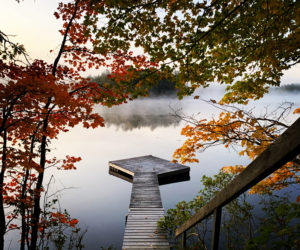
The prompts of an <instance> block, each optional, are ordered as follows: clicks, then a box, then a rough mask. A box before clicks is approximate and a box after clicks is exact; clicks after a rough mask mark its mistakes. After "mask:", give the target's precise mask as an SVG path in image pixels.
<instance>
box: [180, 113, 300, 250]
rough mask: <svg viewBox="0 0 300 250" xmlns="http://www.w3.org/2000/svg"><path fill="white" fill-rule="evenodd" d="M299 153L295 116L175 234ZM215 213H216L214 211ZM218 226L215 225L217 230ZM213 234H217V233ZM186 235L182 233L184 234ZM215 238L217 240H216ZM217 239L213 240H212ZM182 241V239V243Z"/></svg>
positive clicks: (298, 122) (298, 125) (298, 123)
mask: <svg viewBox="0 0 300 250" xmlns="http://www.w3.org/2000/svg"><path fill="white" fill-rule="evenodd" d="M299 154H300V118H298V119H297V120H296V121H295V122H294V123H293V124H292V125H291V126H290V127H289V128H288V129H287V130H286V131H285V132H284V133H283V134H282V135H281V136H280V137H278V138H277V139H276V140H275V142H273V143H272V144H271V145H270V146H268V148H267V149H266V150H265V151H264V152H262V153H261V154H260V155H259V156H258V157H257V158H256V159H255V160H254V161H253V162H251V163H250V165H248V167H247V168H245V170H244V171H243V172H242V173H241V174H239V175H238V176H237V177H235V178H234V179H233V180H232V181H231V182H230V183H229V184H227V186H226V187H225V188H224V189H222V190H221V191H220V192H219V193H217V194H216V195H215V197H214V198H213V199H212V200H211V201H210V202H208V203H207V204H206V205H205V206H204V207H202V208H200V210H199V211H198V212H196V213H195V214H194V215H193V216H192V217H191V218H190V219H188V220H187V221H186V222H185V223H183V224H182V225H181V226H180V227H179V228H177V229H176V232H175V237H178V236H179V235H181V234H182V233H184V235H185V232H186V231H187V230H188V229H190V228H191V227H193V226H194V225H195V224H197V223H199V222H200V221H202V220H203V219H205V218H207V217H208V216H209V215H211V214H212V213H214V212H215V211H216V210H219V211H220V210H221V208H222V207H223V206H224V205H226V204H227V203H229V202H230V201H232V200H233V199H235V198H236V197H238V196H239V195H240V194H242V193H243V192H245V191H247V190H248V189H249V188H251V187H252V186H254V185H255V184H257V183H258V182H260V181H261V180H263V179H264V178H266V177H267V176H268V175H270V174H271V173H273V172H274V171H276V170H277V169H278V168H280V167H281V166H283V165H284V164H285V163H287V162H289V161H291V160H293V159H294V158H295V157H296V156H297V155H299ZM215 214H217V213H216V212H215ZM218 230H219V229H217V231H218ZM213 235H215V237H217V238H218V233H217V234H215V232H214V230H213ZM184 238H185V237H184ZM216 240H217V241H216ZM215 241H216V242H215ZM212 243H213V244H212V246H213V247H212V248H213V249H217V248H218V239H213V242H212ZM184 244H185V243H184Z"/></svg>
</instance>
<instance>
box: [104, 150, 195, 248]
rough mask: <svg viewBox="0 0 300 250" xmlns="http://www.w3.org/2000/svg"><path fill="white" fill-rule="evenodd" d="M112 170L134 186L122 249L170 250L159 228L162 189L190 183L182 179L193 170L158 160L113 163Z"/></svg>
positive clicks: (163, 232)
mask: <svg viewBox="0 0 300 250" xmlns="http://www.w3.org/2000/svg"><path fill="white" fill-rule="evenodd" d="M109 166H110V171H109V173H110V174H112V175H115V176H117V177H119V178H122V179H124V180H127V181H129V182H132V184H133V185H132V191H131V198H130V205H129V212H128V215H127V219H126V226H125V232H124V238H123V246H122V249H127V250H129V249H135V250H136V249H163V250H166V249H168V250H169V249H170V245H169V242H168V239H167V234H166V232H165V231H164V230H162V229H159V228H158V226H157V222H158V220H159V219H160V218H161V217H163V216H164V209H163V206H162V201H161V196H160V191H159V185H160V184H167V183H174V182H178V180H179V181H183V180H187V178H182V176H184V175H185V176H186V175H188V177H189V167H186V166H184V165H180V164H175V163H171V162H169V161H166V160H163V159H160V158H157V157H154V156H142V157H137V158H130V159H125V160H119V161H112V162H109ZM176 176H177V177H178V176H180V178H179V179H177V178H176ZM188 179H189V178H188Z"/></svg>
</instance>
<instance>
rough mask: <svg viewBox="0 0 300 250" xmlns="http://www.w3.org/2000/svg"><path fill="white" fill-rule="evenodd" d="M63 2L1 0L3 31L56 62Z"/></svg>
mask: <svg viewBox="0 0 300 250" xmlns="http://www.w3.org/2000/svg"><path fill="white" fill-rule="evenodd" d="M59 2H60V1H59V0H24V1H23V2H22V1H21V2H20V3H17V2H16V1H15V0H0V6H1V8H0V30H1V31H2V32H4V33H6V34H8V35H13V36H14V37H11V40H12V41H14V42H18V43H21V44H23V45H24V46H25V49H26V51H27V52H28V54H29V55H30V57H31V58H32V59H43V60H45V61H47V62H48V63H52V62H53V61H54V57H55V53H50V50H54V51H55V50H57V49H58V48H59V45H60V43H61V40H62V36H61V35H60V34H59V32H58V30H59V29H60V27H61V25H62V22H61V21H60V20H57V19H56V18H55V17H54V15H53V13H54V12H55V11H56V8H57V6H58V3H59ZM98 73H99V72H88V73H87V74H92V75H95V74H98ZM99 74H100V73H99ZM288 83H300V64H298V65H296V66H294V67H293V68H291V69H289V70H288V71H285V72H284V76H283V77H282V84H288Z"/></svg>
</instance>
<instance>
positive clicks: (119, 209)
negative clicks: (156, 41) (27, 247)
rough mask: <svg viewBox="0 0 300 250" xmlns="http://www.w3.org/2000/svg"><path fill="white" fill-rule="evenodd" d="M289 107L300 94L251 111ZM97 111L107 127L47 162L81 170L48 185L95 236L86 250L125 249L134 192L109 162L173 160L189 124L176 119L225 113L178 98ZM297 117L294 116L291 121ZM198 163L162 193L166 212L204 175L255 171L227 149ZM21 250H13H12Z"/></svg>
mask: <svg viewBox="0 0 300 250" xmlns="http://www.w3.org/2000/svg"><path fill="white" fill-rule="evenodd" d="M196 94H197V95H199V96H200V98H203V99H206V100H210V99H214V100H216V101H218V100H220V99H221V97H222V96H223V94H224V88H208V89H204V90H201V91H199V93H196ZM284 101H292V102H294V103H295V108H296V107H300V98H299V95H298V94H297V95H295V94H282V93H280V94H276V93H271V94H268V95H266V96H265V97H264V98H263V99H262V100H259V101H257V102H250V103H249V105H248V106H247V108H252V107H256V108H255V110H257V112H258V113H259V112H261V111H262V110H263V109H264V108H265V107H270V110H271V109H272V107H273V108H274V107H276V106H278V105H279V104H280V103H282V102H284ZM96 110H97V112H99V113H100V114H101V115H102V116H103V118H104V119H105V125H106V126H105V127H103V128H102V127H100V128H96V129H85V128H83V127H81V126H77V127H75V128H72V129H71V130H70V132H68V133H64V134H61V135H60V136H59V138H58V140H56V141H53V142H52V144H51V149H52V151H51V152H50V153H49V155H48V157H51V155H55V156H56V157H57V158H58V159H62V158H64V157H65V156H66V155H72V156H81V157H82V161H81V162H79V163H78V164H77V165H76V166H77V170H75V171H59V170H56V169H49V171H48V170H47V173H46V179H47V178H48V179H49V178H50V176H51V174H54V175H55V183H54V184H53V186H52V188H53V193H54V192H55V191H56V190H59V189H64V188H66V189H65V190H64V191H63V192H61V193H60V196H59V200H60V205H61V207H62V209H67V210H68V212H69V213H70V215H71V216H72V217H73V218H77V219H78V220H79V225H80V227H81V228H82V229H83V230H84V229H87V230H88V231H87V234H86V235H85V237H84V244H85V249H88V250H94V249H100V246H103V247H106V248H107V247H108V246H110V245H114V246H115V247H116V248H117V249H121V246H122V239H123V233H124V227H125V217H126V214H127V212H128V207H129V201H130V193H131V186H132V185H131V183H129V182H126V181H124V180H122V179H120V178H117V177H115V176H112V175H109V167H108V162H109V161H113V160H120V159H126V158H131V157H138V156H143V155H154V156H157V157H160V158H163V159H166V160H171V159H172V155H173V153H174V151H175V150H176V149H177V148H179V147H180V146H181V145H182V144H183V142H184V141H185V139H186V138H185V137H183V136H181V135H180V131H181V129H182V128H183V127H184V126H185V125H186V123H185V122H182V121H180V120H179V119H178V118H176V117H174V116H172V114H174V111H178V110H181V112H182V113H184V114H185V115H192V114H195V113H200V114H199V115H198V117H199V118H201V119H203V118H208V119H210V118H212V117H213V115H218V113H219V112H220V110H218V109H216V108H215V107H213V106H211V105H209V104H207V103H205V102H203V101H201V100H194V99H193V98H192V97H185V98H183V100H181V101H179V100H178V99H177V98H176V97H167V98H152V99H150V98H147V99H138V100H134V101H131V102H129V103H127V104H124V105H120V106H116V107H112V108H105V107H102V106H100V105H99V106H97V107H96ZM296 117H297V116H295V115H292V114H291V115H290V120H293V119H295V118H296ZM197 158H198V159H199V163H193V164H186V165H188V166H190V167H191V172H190V177H191V179H190V181H185V182H179V183H172V184H167V185H163V186H160V192H161V197H162V202H163V206H164V208H165V210H167V209H169V208H173V207H174V206H175V205H176V203H178V202H180V201H182V200H186V201H188V200H191V199H193V198H194V197H195V196H196V195H197V194H198V191H199V190H200V189H201V188H202V185H201V183H200V179H201V178H202V176H203V175H207V176H212V175H214V174H216V173H217V172H218V171H219V169H220V168H221V167H223V166H229V165H237V164H248V163H249V159H248V158H246V157H243V156H239V155H238V154H237V153H236V152H235V151H234V150H232V149H226V148H224V147H223V146H218V147H214V148H210V149H208V150H206V151H205V152H203V153H198V154H197ZM45 183H47V180H46V181H45ZM69 187H73V188H72V189H68V188H69ZM14 237H19V235H17V236H14ZM17 248H18V246H17V247H16V248H14V247H13V246H12V248H11V249H17Z"/></svg>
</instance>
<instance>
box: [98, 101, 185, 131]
mask: <svg viewBox="0 0 300 250" xmlns="http://www.w3.org/2000/svg"><path fill="white" fill-rule="evenodd" d="M181 108H182V107H181V102H180V101H178V100H176V99H175V98H174V99H164V98H159V99H156V98H155V99H145V100H135V101H132V102H129V103H127V104H125V105H120V106H116V107H112V108H106V107H101V108H99V113H100V114H101V116H102V117H103V118H104V120H105V125H106V127H110V126H112V125H114V126H116V127H117V129H121V130H123V131H131V130H133V129H141V128H147V127H148V128H150V129H151V130H152V131H153V130H154V129H156V128H159V127H171V126H174V127H177V126H178V125H179V123H180V119H179V118H178V117H175V116H173V115H172V113H174V112H173V110H178V109H181Z"/></svg>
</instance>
